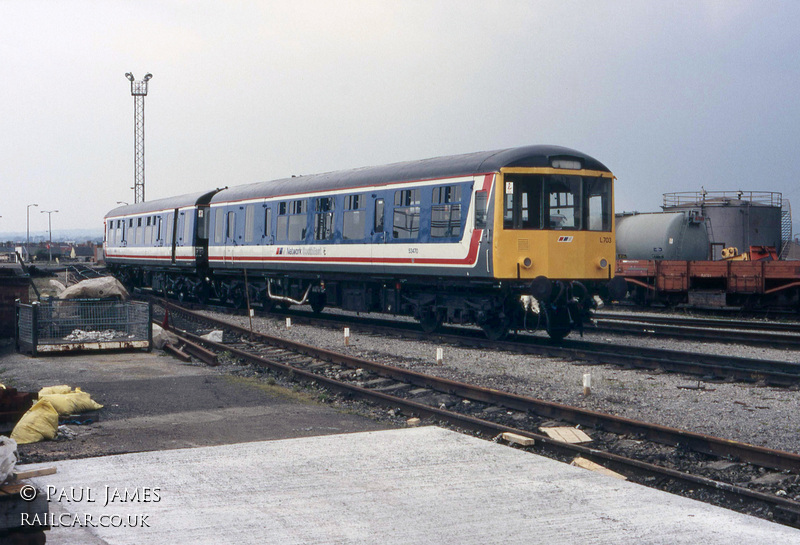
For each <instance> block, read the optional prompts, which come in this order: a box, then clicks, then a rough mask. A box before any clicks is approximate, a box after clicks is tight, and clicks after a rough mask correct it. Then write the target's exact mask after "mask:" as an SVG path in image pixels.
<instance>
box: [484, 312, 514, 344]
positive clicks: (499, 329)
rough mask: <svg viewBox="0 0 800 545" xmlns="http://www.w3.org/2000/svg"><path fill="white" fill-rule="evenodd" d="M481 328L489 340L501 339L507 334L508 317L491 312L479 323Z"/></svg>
mask: <svg viewBox="0 0 800 545" xmlns="http://www.w3.org/2000/svg"><path fill="white" fill-rule="evenodd" d="M481 329H483V332H484V333H485V334H486V338H487V339H489V340H490V341H499V340H502V339H504V338H505V337H506V335H508V318H507V317H505V316H501V315H500V314H493V315H492V316H490V317H489V318H488V319H487V320H486V321H485V322H483V323H482V324H481Z"/></svg>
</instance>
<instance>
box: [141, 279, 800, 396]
mask: <svg viewBox="0 0 800 545" xmlns="http://www.w3.org/2000/svg"><path fill="white" fill-rule="evenodd" d="M143 297H145V298H148V296H146V295H143ZM152 300H153V301H154V302H155V301H157V302H160V303H163V299H158V298H154V299H152ZM170 304H174V303H170ZM192 306H196V305H192ZM200 307H201V308H206V309H210V310H215V309H216V310H218V311H230V309H229V308H224V307H208V306H207V305H206V306H200ZM187 310H188V309H187ZM272 314H273V315H281V316H284V315H285V316H291V317H292V318H293V319H295V320H297V319H299V320H304V319H305V320H308V321H309V323H311V322H313V323H315V324H317V325H326V324H327V325H330V326H339V325H342V324H347V325H350V326H351V327H353V326H354V325H357V326H358V327H360V328H362V329H364V330H369V331H372V332H377V333H381V334H389V335H393V334H394V335H397V334H400V335H402V336H404V337H408V338H414V339H422V340H427V341H432V340H433V341H440V342H445V343H449V344H455V345H464V346H471V347H475V348H489V349H495V350H497V349H499V350H505V351H508V352H513V353H518V354H535V355H539V356H546V357H554V358H564V359H573V360H583V361H590V362H596V363H599V364H613V365H620V366H623V367H637V368H643V369H653V370H656V369H660V370H665V371H669V372H674V373H684V374H689V375H695V376H700V377H706V378H707V379H709V378H710V379H716V378H725V379H728V378H730V379H734V380H739V381H743V382H758V381H763V382H764V383H766V384H769V385H774V386H793V385H795V384H797V383H800V363H794V362H786V361H780V360H765V359H759V358H743V357H734V356H727V355H724V354H708V353H692V352H686V351H682V350H668V349H663V348H648V347H641V346H632V345H629V344H611V343H604V342H596V341H584V340H575V339H565V340H563V341H561V342H560V343H555V342H553V341H551V340H550V339H548V338H544V337H539V336H533V335H527V334H522V335H514V336H512V337H511V339H512V340H508V339H506V340H503V341H490V340H489V339H487V338H486V337H485V336H484V335H483V333H482V332H481V331H479V330H477V329H472V328H457V327H446V328H441V330H440V331H439V332H435V333H424V332H423V331H421V330H420V329H419V327H418V324H416V323H413V322H398V321H392V320H386V319H380V320H375V319H365V318H363V317H354V316H345V315H332V314H327V315H325V316H324V317H323V316H319V315H317V314H314V315H313V316H312V315H311V313H309V312H303V311H289V312H283V313H272Z"/></svg>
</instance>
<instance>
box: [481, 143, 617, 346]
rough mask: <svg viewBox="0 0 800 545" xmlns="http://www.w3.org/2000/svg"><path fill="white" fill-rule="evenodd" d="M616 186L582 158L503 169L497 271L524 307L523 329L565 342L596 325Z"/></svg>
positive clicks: (608, 262)
mask: <svg viewBox="0 0 800 545" xmlns="http://www.w3.org/2000/svg"><path fill="white" fill-rule="evenodd" d="M613 179H614V178H613V175H612V174H611V173H610V172H608V171H603V170H590V169H587V168H584V165H583V160H582V159H581V158H578V157H574V158H573V157H568V158H551V161H550V166H549V167H548V168H517V167H512V168H505V169H502V170H501V172H500V183H498V184H497V185H496V187H497V194H496V199H495V202H496V203H497V208H498V209H497V210H495V212H496V213H495V235H494V240H493V242H494V244H493V250H494V257H493V265H494V273H495V277H496V278H497V279H500V280H503V281H505V282H507V283H509V284H510V285H511V286H512V292H513V293H514V294H515V297H516V296H519V298H520V300H521V305H520V306H521V307H522V311H521V314H520V316H518V317H517V321H520V320H521V322H522V323H521V324H520V323H518V324H516V327H517V328H520V329H521V328H526V329H545V330H546V331H547V333H548V334H549V335H550V336H551V337H552V338H554V339H561V338H563V337H565V336H566V335H567V334H569V332H570V331H571V330H573V329H579V330H581V331H582V327H583V324H584V322H585V321H587V320H588V319H590V317H591V310H592V309H593V308H594V307H595V302H594V301H595V299H594V297H593V295H594V294H595V292H596V287H597V286H599V285H600V284H601V283H602V282H607V281H608V280H609V279H610V278H611V277H612V275H613V264H614V256H615V244H614V221H613V220H614V207H613ZM532 326H533V327H532Z"/></svg>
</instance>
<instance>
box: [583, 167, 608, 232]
mask: <svg viewBox="0 0 800 545" xmlns="http://www.w3.org/2000/svg"><path fill="white" fill-rule="evenodd" d="M585 183H586V191H585V193H586V210H585V222H584V225H586V227H587V229H588V230H589V231H611V195H610V193H611V183H610V182H609V181H608V179H606V178H593V179H592V178H587V179H586V182H585Z"/></svg>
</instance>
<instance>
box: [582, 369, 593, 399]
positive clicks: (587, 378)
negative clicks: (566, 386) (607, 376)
mask: <svg viewBox="0 0 800 545" xmlns="http://www.w3.org/2000/svg"><path fill="white" fill-rule="evenodd" d="M591 393H592V374H591V373H584V375H583V395H584V396H588V395H589V394H591Z"/></svg>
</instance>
